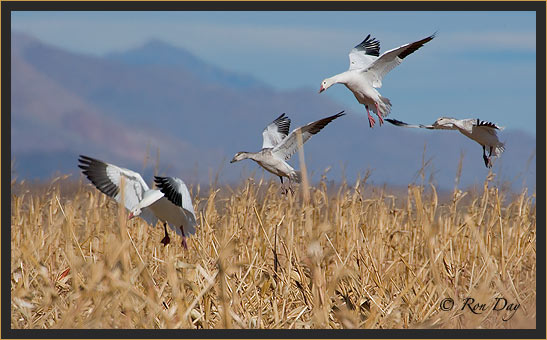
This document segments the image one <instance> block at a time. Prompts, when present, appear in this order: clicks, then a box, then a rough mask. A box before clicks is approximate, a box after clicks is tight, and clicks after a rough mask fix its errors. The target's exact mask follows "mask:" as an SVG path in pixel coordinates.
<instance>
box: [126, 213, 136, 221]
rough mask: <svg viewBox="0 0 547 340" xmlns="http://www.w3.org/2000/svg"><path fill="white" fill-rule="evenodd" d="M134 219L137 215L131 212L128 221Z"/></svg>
mask: <svg viewBox="0 0 547 340" xmlns="http://www.w3.org/2000/svg"><path fill="white" fill-rule="evenodd" d="M133 217H135V215H133V212H130V213H129V216H128V217H127V219H128V220H130V219H132V218H133Z"/></svg>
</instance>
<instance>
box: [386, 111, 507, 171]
mask: <svg viewBox="0 0 547 340" xmlns="http://www.w3.org/2000/svg"><path fill="white" fill-rule="evenodd" d="M386 120H387V121H388V122H389V123H391V124H393V125H396V126H402V127H408V128H422V129H429V130H458V131H460V132H461V133H462V134H463V135H465V136H466V137H468V138H471V139H472V140H474V141H475V142H477V143H479V144H480V145H481V146H482V158H483V160H484V165H486V167H487V168H491V167H492V156H494V157H499V156H500V155H501V154H502V152H503V151H504V150H505V144H504V143H502V142H500V140H499V138H498V131H503V130H504V129H505V128H504V127H502V126H498V125H496V124H494V123H492V122H487V121H484V120H480V119H478V118H467V119H456V118H450V117H441V118H439V119H437V120H436V121H435V123H433V124H432V125H423V124H419V125H411V124H407V123H405V122H401V121H400V120H396V119H386ZM487 148H488V156H486V149H487Z"/></svg>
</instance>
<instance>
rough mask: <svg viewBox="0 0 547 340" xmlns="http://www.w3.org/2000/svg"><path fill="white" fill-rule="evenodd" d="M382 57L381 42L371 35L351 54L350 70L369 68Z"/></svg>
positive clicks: (353, 49) (352, 50)
mask: <svg viewBox="0 0 547 340" xmlns="http://www.w3.org/2000/svg"><path fill="white" fill-rule="evenodd" d="M379 55H380V42H379V41H378V40H376V38H371V37H370V34H369V35H367V37H366V38H365V39H364V40H363V41H362V42H361V43H360V44H359V45H357V46H355V47H354V48H352V49H351V51H350V52H349V70H355V69H362V68H366V67H368V66H369V65H370V64H372V62H374V61H375V60H376V59H378V56H379Z"/></svg>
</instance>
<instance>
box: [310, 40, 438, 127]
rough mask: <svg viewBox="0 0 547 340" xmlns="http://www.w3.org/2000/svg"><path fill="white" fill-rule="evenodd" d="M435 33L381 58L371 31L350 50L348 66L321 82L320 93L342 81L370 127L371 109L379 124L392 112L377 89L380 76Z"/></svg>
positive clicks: (371, 122) (372, 124)
mask: <svg viewBox="0 0 547 340" xmlns="http://www.w3.org/2000/svg"><path fill="white" fill-rule="evenodd" d="M434 37H435V33H434V34H432V35H430V36H429V37H427V38H424V39H422V40H418V41H415V42H413V43H409V44H405V45H403V46H400V47H397V48H394V49H392V50H389V51H387V52H384V53H383V54H382V55H381V56H380V57H378V56H379V55H380V41H378V40H376V39H375V38H371V37H370V34H369V35H367V37H366V38H365V39H364V40H363V41H362V42H361V43H360V44H359V45H357V46H355V47H354V48H353V49H352V50H351V51H350V53H349V69H348V70H347V71H345V72H342V73H340V74H337V75H335V76H333V77H330V78H326V79H324V80H323V81H322V82H321V88H320V89H319V93H321V92H323V91H325V90H326V89H328V88H329V87H331V86H332V85H333V84H336V83H341V84H344V85H346V87H347V88H348V89H350V91H351V92H353V95H354V96H355V98H356V99H357V101H358V102H359V103H361V104H364V105H365V108H366V110H367V115H368V122H369V125H370V127H373V126H374V124H375V121H374V118H372V116H371V115H370V111H369V107H370V109H371V110H372V111H373V112H374V113H376V115H377V116H378V119H379V120H380V125H382V123H383V122H384V120H383V119H382V118H383V117H385V116H387V115H388V114H389V113H390V111H391V102H390V100H389V99H388V98H386V97H383V96H382V95H380V93H379V92H378V91H377V90H376V88H380V87H382V79H383V78H384V76H385V75H386V74H387V73H388V72H389V71H391V70H392V69H393V68H394V67H395V66H397V65H399V64H400V63H402V62H403V59H404V58H405V57H406V56H408V55H409V54H411V53H413V52H415V51H416V50H418V49H419V48H420V47H422V46H423V45H424V44H425V43H427V42H429V41H431V40H432V39H433V38H434Z"/></svg>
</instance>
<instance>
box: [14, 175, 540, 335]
mask: <svg viewBox="0 0 547 340" xmlns="http://www.w3.org/2000/svg"><path fill="white" fill-rule="evenodd" d="M18 185H19V187H18V190H14V192H17V193H16V194H12V202H11V209H12V210H11V224H12V225H11V228H12V229H11V248H12V249H11V305H12V314H11V325H12V328H206V329H207V328H535V319H536V304H535V299H536V207H535V195H534V194H532V195H530V194H529V193H527V191H523V192H521V193H520V194H510V193H506V192H503V191H502V190H499V189H498V187H496V186H495V185H493V184H492V183H491V182H489V181H488V180H486V182H485V183H484V188H483V190H482V192H480V193H474V192H463V191H460V190H458V189H455V190H454V191H453V193H452V194H451V196H450V197H448V198H447V199H445V200H443V201H446V202H444V203H439V201H440V200H439V198H438V195H437V192H436V190H435V187H434V186H432V185H430V186H416V185H409V186H408V192H407V193H403V194H401V195H398V196H394V195H390V194H388V193H387V192H386V191H385V190H383V189H381V188H376V189H375V190H372V191H370V190H368V191H369V192H370V193H368V194H365V188H367V189H369V187H368V185H367V184H366V181H365V180H359V181H357V182H356V183H355V184H354V185H347V184H342V185H340V186H338V187H337V188H336V189H335V190H327V186H326V184H325V183H324V182H320V183H319V184H318V185H317V186H316V187H309V188H307V186H306V185H302V186H301V187H300V188H298V189H297V190H296V193H295V195H294V196H293V195H287V196H285V195H281V194H280V192H279V184H278V183H276V182H274V181H269V182H267V181H263V180H260V181H256V182H255V181H253V180H248V181H245V182H243V183H241V184H240V185H239V187H237V188H235V189H232V188H230V187H222V188H213V189H209V190H208V191H207V192H201V191H200V188H199V186H197V187H193V188H191V193H192V197H193V199H194V206H195V207H196V208H197V209H196V211H197V218H198V223H199V227H198V231H197V234H196V235H194V236H193V237H191V238H189V240H188V250H187V251H185V250H184V249H183V248H182V247H181V245H180V237H179V236H176V234H175V233H173V232H171V233H170V234H171V236H172V243H171V244H170V245H169V246H167V247H163V245H162V244H161V243H160V242H159V241H160V239H161V238H162V236H163V228H158V227H156V228H153V227H150V226H148V225H147V224H146V223H145V222H144V221H142V220H141V219H139V218H136V219H134V220H131V221H127V219H126V218H127V211H126V210H125V209H123V208H121V207H119V206H118V205H117V204H116V202H114V201H113V200H111V199H109V198H108V197H106V196H105V195H103V194H102V193H100V192H98V191H97V190H95V189H94V188H93V187H92V186H91V185H89V184H85V185H84V184H83V183H82V182H80V183H74V182H73V183H72V187H71V189H70V190H69V191H68V192H63V193H61V189H60V185H59V181H57V182H56V181H52V182H51V183H49V185H47V186H46V187H44V188H43V189H42V190H26V189H24V186H21V185H20V184H18V183H17V182H16V181H13V182H12V190H13V188H14V187H17V186H18ZM63 190H64V191H66V189H63ZM464 198H465V199H464ZM466 298H473V299H474V301H473V303H471V300H467V301H468V302H469V303H468V304H467V305H466V304H465V303H464V301H465V299H466ZM496 298H498V301H501V302H499V303H498V306H497V308H496V309H499V308H500V307H501V305H502V304H503V300H501V299H500V298H504V299H506V301H507V304H506V305H505V306H504V307H505V308H504V309H503V310H494V308H493V305H494V304H495V302H496V301H497V300H496ZM447 299H452V301H453V302H454V304H453V306H452V307H451V308H447V307H450V304H447V303H446V302H444V304H443V301H445V300H447ZM509 303H512V304H513V305H512V307H513V308H514V307H516V306H517V304H518V305H519V306H518V309H516V310H507V307H508V306H509ZM441 306H442V307H444V309H448V310H446V311H445V310H442V308H441ZM462 306H464V307H463V310H462ZM472 307H473V308H472ZM471 309H473V310H471ZM504 319H505V320H504ZM507 319H508V320H507ZM506 320H507V321H506Z"/></svg>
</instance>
